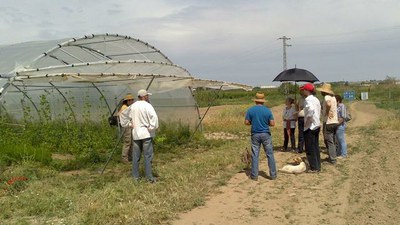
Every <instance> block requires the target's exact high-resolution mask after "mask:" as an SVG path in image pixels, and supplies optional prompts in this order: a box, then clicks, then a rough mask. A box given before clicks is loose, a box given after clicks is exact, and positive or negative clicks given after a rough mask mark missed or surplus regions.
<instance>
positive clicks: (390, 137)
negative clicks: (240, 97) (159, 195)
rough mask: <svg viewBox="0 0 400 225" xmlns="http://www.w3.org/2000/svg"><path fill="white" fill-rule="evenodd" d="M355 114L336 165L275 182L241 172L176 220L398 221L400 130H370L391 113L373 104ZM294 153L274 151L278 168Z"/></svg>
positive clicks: (355, 107)
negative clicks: (344, 153)
mask: <svg viewBox="0 0 400 225" xmlns="http://www.w3.org/2000/svg"><path fill="white" fill-rule="evenodd" d="M280 110H281V108H274V109H273V111H274V114H279V113H280ZM351 113H352V116H353V120H352V121H351V123H349V127H348V130H347V137H348V144H349V158H347V159H343V160H340V161H338V163H337V165H335V166H332V165H330V164H326V163H323V164H322V171H321V173H319V174H308V173H303V174H299V175H292V174H283V173H279V174H278V179H277V180H274V181H270V180H267V179H265V178H263V177H260V178H259V180H258V181H257V182H255V181H252V180H249V179H248V177H247V176H246V174H245V173H238V174H236V175H235V176H234V177H233V178H232V179H231V180H230V181H229V182H228V184H227V185H226V186H223V187H221V188H220V191H219V193H218V194H216V195H214V196H211V197H210V198H209V199H208V201H207V202H206V204H205V205H204V206H201V207H198V208H195V209H193V210H192V211H190V212H186V213H183V214H181V215H180V216H179V219H177V220H176V221H173V224H177V225H178V224H182V225H190V224H196V225H200V224H207V225H211V224H214V225H217V224H218V225H219V224H224V225H225V224H235V225H238V224H263V225H265V224H307V225H312V224H400V212H399V206H400V204H399V202H400V167H399V166H400V157H399V149H398V142H399V141H398V140H399V138H400V132H398V131H393V130H377V129H369V128H368V126H370V125H371V124H373V123H374V121H376V120H377V119H379V118H384V117H385V116H386V115H388V112H386V111H384V110H380V109H377V108H376V107H375V106H373V105H371V104H367V103H362V102H357V103H354V104H353V105H352V106H351ZM275 118H279V117H278V116H275ZM277 124H278V125H279V123H277ZM262 156H263V155H262ZM295 156H296V154H294V153H284V152H275V157H276V161H277V167H278V168H281V167H283V166H284V165H285V164H286V162H287V160H288V159H290V158H293V157H295ZM321 157H322V158H325V157H326V155H325V154H322V155H321ZM266 164H267V163H266V160H265V157H264V156H263V160H262V161H260V170H262V171H268V169H267V165H266Z"/></svg>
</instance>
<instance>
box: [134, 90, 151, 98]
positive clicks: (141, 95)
mask: <svg viewBox="0 0 400 225" xmlns="http://www.w3.org/2000/svg"><path fill="white" fill-rule="evenodd" d="M137 95H138V96H139V97H144V96H146V95H151V93H149V92H147V91H146V90H145V89H142V90H139V91H138V93H137Z"/></svg>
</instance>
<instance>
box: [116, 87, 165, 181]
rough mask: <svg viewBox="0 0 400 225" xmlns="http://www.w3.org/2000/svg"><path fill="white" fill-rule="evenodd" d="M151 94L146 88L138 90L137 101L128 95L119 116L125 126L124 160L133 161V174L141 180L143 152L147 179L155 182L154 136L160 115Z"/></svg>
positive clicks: (136, 178)
mask: <svg viewBox="0 0 400 225" xmlns="http://www.w3.org/2000/svg"><path fill="white" fill-rule="evenodd" d="M150 95H151V93H149V92H147V91H146V90H144V89H143V90H139V91H138V93H137V97H138V100H137V101H134V97H133V96H132V95H131V94H128V95H126V96H125V98H124V99H123V102H122V106H121V108H120V110H119V112H118V116H119V122H120V125H121V126H122V127H123V147H122V155H121V156H122V162H124V163H130V161H132V176H133V178H134V179H135V180H139V179H140V175H139V162H140V158H141V155H142V152H143V156H144V165H145V176H146V179H147V180H148V181H149V182H155V181H156V179H155V178H154V176H153V171H152V161H153V157H154V152H153V138H154V136H155V131H156V129H157V128H158V116H157V113H156V111H155V110H154V108H153V106H152V105H151V104H150V100H149V98H150Z"/></svg>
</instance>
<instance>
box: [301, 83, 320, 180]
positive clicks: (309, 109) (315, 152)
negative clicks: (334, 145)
mask: <svg viewBox="0 0 400 225" xmlns="http://www.w3.org/2000/svg"><path fill="white" fill-rule="evenodd" d="M300 92H301V94H302V95H303V96H304V97H305V103H304V144H305V150H306V155H307V160H308V163H309V164H310V170H309V172H310V173H318V172H320V171H321V155H320V149H319V132H320V129H321V128H320V127H321V122H320V116H321V104H320V102H319V100H318V98H316V97H315V96H314V95H315V88H314V85H313V84H312V83H307V84H305V85H303V86H302V87H301V88H300Z"/></svg>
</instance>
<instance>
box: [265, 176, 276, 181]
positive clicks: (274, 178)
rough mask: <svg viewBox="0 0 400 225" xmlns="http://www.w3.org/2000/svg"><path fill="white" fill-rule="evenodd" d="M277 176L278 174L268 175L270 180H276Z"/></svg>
mask: <svg viewBox="0 0 400 225" xmlns="http://www.w3.org/2000/svg"><path fill="white" fill-rule="evenodd" d="M276 178H277V176H274V177H271V176H268V178H267V179H268V180H276Z"/></svg>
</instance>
